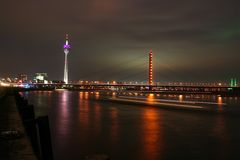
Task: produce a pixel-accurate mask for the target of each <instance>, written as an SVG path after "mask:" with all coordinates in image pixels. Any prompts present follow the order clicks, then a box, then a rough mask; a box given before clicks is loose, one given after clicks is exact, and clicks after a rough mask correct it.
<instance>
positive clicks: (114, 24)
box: [0, 0, 240, 81]
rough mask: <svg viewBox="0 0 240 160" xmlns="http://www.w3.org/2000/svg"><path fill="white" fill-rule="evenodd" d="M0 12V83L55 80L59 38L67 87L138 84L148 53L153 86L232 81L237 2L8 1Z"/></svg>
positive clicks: (59, 73) (239, 36)
mask: <svg viewBox="0 0 240 160" xmlns="http://www.w3.org/2000/svg"><path fill="white" fill-rule="evenodd" d="M1 6H2V8H1V26H0V27H1V30H0V34H1V40H0V46H1V50H0V54H1V60H0V62H1V63H0V77H1V76H6V75H9V74H17V73H19V72H25V73H27V74H29V75H33V74H34V73H35V72H40V71H41V72H48V74H49V77H50V78H52V79H62V77H63V58H64V53H63V50H62V44H63V43H64V35H65V33H69V34H70V43H71V44H72V49H71V52H70V54H69V61H70V64H69V65H70V66H69V70H70V79H72V80H77V79H80V78H81V79H101V80H111V79H113V78H114V79H117V80H122V81H125V80H139V81H144V80H146V79H147V78H146V75H147V73H146V72H147V69H146V66H147V53H148V51H149V49H150V48H152V49H153V51H154V57H155V59H154V61H155V62H154V63H155V66H156V67H155V68H154V69H155V72H156V73H155V74H156V76H155V78H156V80H158V81H166V80H169V81H178V80H185V81H188V80H199V81H204V80H226V79H228V78H229V77H232V76H235V77H240V72H239V71H238V69H237V66H238V59H239V58H240V54H239V53H238V52H239V50H240V47H239V42H240V29H239V27H240V20H239V16H240V11H239V9H238V6H239V1H237V0H218V1H215V0H201V1H200V0H181V1H179V0H164V1H159V0H132V1H129V0H101V1H99V0H81V1H79V0H69V1H63V0H51V1H47V0H42V1H37V0H23V1H17V0H8V1H4V2H2V4H1ZM163 75H164V76H163ZM206 77H207V78H206Z"/></svg>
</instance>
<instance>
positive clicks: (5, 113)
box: [0, 88, 37, 160]
mask: <svg viewBox="0 0 240 160" xmlns="http://www.w3.org/2000/svg"><path fill="white" fill-rule="evenodd" d="M0 159H1V160H15V159H16V160H36V159H37V158H36V156H35V154H34V152H33V149H32V146H31V143H30V141H29V139H28V137H27V135H26V132H25V129H24V126H23V123H22V120H21V117H20V115H19V112H18V110H17V106H16V102H15V97H14V95H13V93H12V92H11V91H10V90H9V89H6V88H0Z"/></svg>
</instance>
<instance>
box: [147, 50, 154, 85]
mask: <svg viewBox="0 0 240 160" xmlns="http://www.w3.org/2000/svg"><path fill="white" fill-rule="evenodd" d="M148 84H149V85H153V53H152V50H150V53H149V76H148Z"/></svg>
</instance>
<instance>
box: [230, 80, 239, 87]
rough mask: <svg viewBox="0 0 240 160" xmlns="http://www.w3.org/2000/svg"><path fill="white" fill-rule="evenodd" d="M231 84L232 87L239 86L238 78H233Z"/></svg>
mask: <svg viewBox="0 0 240 160" xmlns="http://www.w3.org/2000/svg"><path fill="white" fill-rule="evenodd" d="M230 86H231V87H237V79H236V78H231V80H230Z"/></svg>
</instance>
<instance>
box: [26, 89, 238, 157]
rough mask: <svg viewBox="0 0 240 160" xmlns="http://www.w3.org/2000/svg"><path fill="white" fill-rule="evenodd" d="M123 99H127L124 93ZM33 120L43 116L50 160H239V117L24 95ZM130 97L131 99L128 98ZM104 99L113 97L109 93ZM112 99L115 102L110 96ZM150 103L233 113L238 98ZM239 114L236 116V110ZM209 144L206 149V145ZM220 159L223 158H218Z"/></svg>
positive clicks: (81, 96) (85, 95)
mask: <svg viewBox="0 0 240 160" xmlns="http://www.w3.org/2000/svg"><path fill="white" fill-rule="evenodd" d="M125 94H127V93H125ZM23 95H24V96H26V97H27V98H28V99H29V101H30V103H31V104H34V105H35V108H36V115H39V114H40V115H43V113H45V114H49V116H50V121H51V127H52V138H53V142H54V143H53V145H54V154H55V157H56V159H57V160H65V159H73V160H75V159H76V160H77V159H79V156H80V155H82V154H83V155H84V154H85V155H86V154H97V153H98V154H107V155H110V156H111V158H112V159H114V160H122V159H140V160H145V159H150V160H151V159H152V160H155V159H181V158H185V159H189V157H190V158H193V157H195V156H196V154H197V153H201V155H198V156H199V159H209V157H211V158H213V157H214V158H213V159H229V156H231V155H234V156H235V157H236V156H237V157H239V153H238V151H237V149H238V148H239V147H240V145H239V143H236V142H238V140H239V139H240V128H239V125H238V123H237V122H239V121H240V119H239V117H232V116H225V115H224V114H222V115H215V114H205V113H191V112H184V111H175V110H162V109H159V108H157V107H149V106H132V105H124V104H117V103H114V104H113V103H109V102H105V101H101V98H102V97H103V96H105V95H106V94H105V93H101V92H93V93H91V92H70V91H61V92H54V91H53V92H28V93H23ZM131 95H132V96H134V97H136V94H134V93H133V94H131ZM108 96H113V93H111V92H109V93H108ZM114 96H117V95H116V93H115V95H114ZM138 96H141V94H138ZM142 96H145V97H147V100H148V101H149V103H152V101H153V100H154V98H163V97H165V98H170V99H174V100H179V101H184V100H196V101H211V102H216V103H217V105H216V107H217V108H218V109H219V111H220V110H221V107H223V105H222V104H223V103H227V104H228V106H227V107H228V108H230V109H231V108H235V109H238V108H239V107H240V106H239V104H240V103H239V98H225V97H219V96H210V95H205V96H202V95H161V94H159V95H155V94H147V95H144V94H142ZM237 111H239V110H237ZM209 142H211V143H209ZM221 157H223V158H221Z"/></svg>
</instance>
